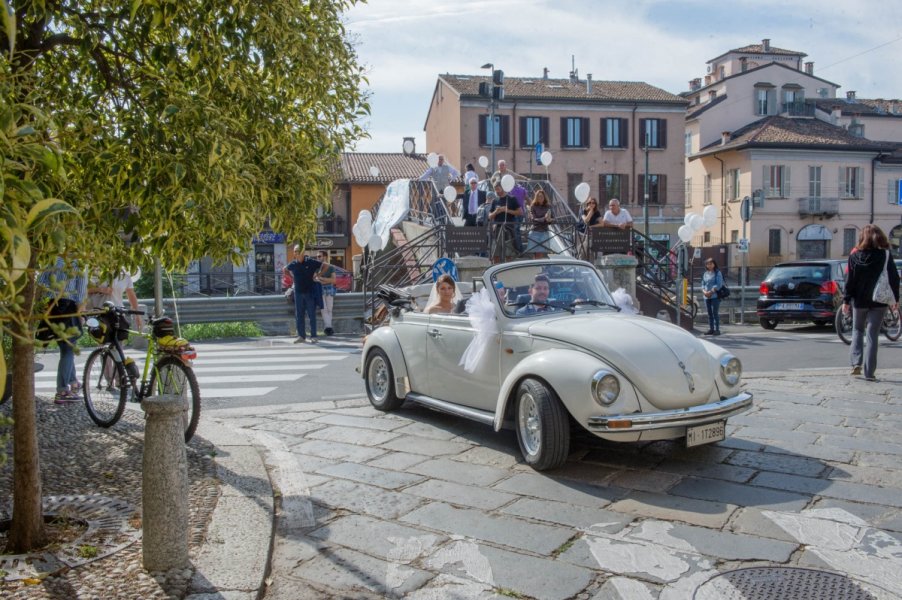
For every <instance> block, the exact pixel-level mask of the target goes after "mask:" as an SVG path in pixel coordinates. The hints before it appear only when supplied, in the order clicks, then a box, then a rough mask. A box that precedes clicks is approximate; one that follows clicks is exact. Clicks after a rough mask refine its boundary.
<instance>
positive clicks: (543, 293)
mask: <svg viewBox="0 0 902 600" xmlns="http://www.w3.org/2000/svg"><path fill="white" fill-rule="evenodd" d="M549 293H551V284H550V283H549V281H548V275H545V274H543V273H539V274H538V275H536V278H535V281H534V282H533V284H532V286H530V288H529V295H530V304H527V305H526V306H521V307H520V308H518V309H517V315H521V316H522V315H531V314H534V313H538V312H551V311H554V310H555V307H553V306H550V305H549V304H548V294H549Z"/></svg>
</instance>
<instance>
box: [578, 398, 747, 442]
mask: <svg viewBox="0 0 902 600" xmlns="http://www.w3.org/2000/svg"><path fill="white" fill-rule="evenodd" d="M751 407H752V395H751V394H750V393H748V392H741V393H740V394H738V395H736V396H733V397H732V398H726V399H724V400H721V401H719V402H712V403H709V404H700V405H699V406H693V407H691V408H681V409H679V410H665V411H662V412H656V413H634V414H631V415H608V416H604V417H589V423H588V428H589V430H590V431H595V432H600V433H621V432H628V431H648V430H650V429H666V428H668V427H692V426H695V425H704V424H705V423H711V422H714V421H720V420H723V419H727V418H729V417H732V416H734V415H738V414H740V413H744V412H745V411H747V410H748V409H750V408H751Z"/></svg>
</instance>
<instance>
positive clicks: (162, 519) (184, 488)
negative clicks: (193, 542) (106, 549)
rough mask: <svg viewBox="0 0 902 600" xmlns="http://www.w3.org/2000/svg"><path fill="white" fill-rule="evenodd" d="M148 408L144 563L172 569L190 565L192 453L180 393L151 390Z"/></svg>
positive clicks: (148, 566)
mask: <svg viewBox="0 0 902 600" xmlns="http://www.w3.org/2000/svg"><path fill="white" fill-rule="evenodd" d="M141 408H142V409H143V410H144V412H145V413H146V425H145V427H144V459H143V481H142V494H141V496H142V501H141V504H142V524H143V530H144V532H143V542H142V552H143V561H144V568H145V569H147V570H148V571H167V570H169V569H184V568H186V567H188V456H187V454H186V452H185V426H184V421H183V414H184V412H185V409H186V408H187V406H186V400H185V399H184V398H181V397H179V396H167V395H164V396H151V397H149V398H145V399H144V401H143V402H141Z"/></svg>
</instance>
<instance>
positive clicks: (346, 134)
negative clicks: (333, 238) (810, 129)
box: [0, 0, 369, 549]
mask: <svg viewBox="0 0 902 600" xmlns="http://www.w3.org/2000/svg"><path fill="white" fill-rule="evenodd" d="M353 3H354V1H353V0H316V1H309V0H308V1H301V0H267V1H266V2H261V1H260V0H131V1H130V2H122V1H119V0H0V147H2V152H3V163H2V167H0V168H2V171H0V194H2V203H0V326H2V328H3V330H4V331H8V332H9V333H10V334H11V335H12V336H13V338H14V346H13V351H12V353H13V359H12V360H11V361H9V364H11V365H12V367H13V370H14V374H15V381H16V384H15V385H16V393H15V394H14V411H13V412H14V414H13V416H14V419H15V426H14V427H15V429H14V433H13V434H14V437H15V449H16V455H15V456H14V462H15V479H16V484H15V489H14V494H15V496H16V503H15V506H16V509H19V508H20V507H22V506H27V505H30V506H32V507H34V505H35V504H34V500H35V499H34V497H32V496H35V495H36V496H37V507H38V513H40V508H39V507H40V485H39V474H37V475H33V478H32V479H31V480H29V481H25V475H24V473H25V471H28V470H32V471H38V470H39V465H38V463H37V455H36V446H34V448H33V450H34V454H35V456H34V457H29V456H28V455H29V453H30V452H31V451H30V450H29V445H30V443H31V441H33V439H34V435H35V429H34V411H33V400H32V396H31V394H32V392H30V391H29V389H30V385H31V381H32V380H33V375H34V374H33V372H32V371H31V369H32V367H31V365H32V364H33V347H32V342H31V340H32V336H33V331H34V326H35V323H36V322H37V318H38V316H39V314H36V313H40V312H41V310H42V309H40V308H35V306H36V303H35V300H36V298H37V297H39V296H40V290H36V289H35V283H34V282H35V273H36V271H37V269H39V268H40V267H42V266H46V265H48V264H51V263H52V261H53V259H54V258H55V257H56V256H58V255H64V256H66V257H67V258H71V259H76V260H78V261H79V264H81V265H88V266H90V267H91V268H92V269H100V270H102V271H105V272H112V271H115V270H117V269H118V268H119V267H127V268H133V267H135V266H142V267H143V268H144V272H145V273H149V272H151V269H150V264H151V258H152V257H156V258H159V259H160V260H161V262H162V264H163V265H164V267H165V268H167V269H169V270H174V271H184V270H185V269H186V267H187V266H188V264H189V263H190V262H191V261H192V260H194V259H198V258H200V257H202V256H205V255H206V256H210V257H213V258H214V259H216V260H234V259H237V258H238V257H239V256H240V255H241V254H242V253H243V252H244V251H246V249H247V248H248V246H249V245H250V241H251V239H252V238H253V236H254V234H256V233H257V232H259V231H260V230H262V228H263V223H264V221H265V219H266V218H269V220H270V223H271V224H272V226H273V228H275V229H278V230H279V231H284V232H285V233H287V234H288V235H289V236H290V237H291V238H293V239H306V238H308V237H310V236H311V235H312V234H313V232H314V231H315V208H316V206H317V205H320V204H327V203H328V202H329V198H330V193H331V190H332V180H333V177H332V175H333V173H334V170H335V166H336V164H337V160H338V157H339V154H340V152H342V151H343V150H344V149H345V148H346V147H347V146H348V145H349V144H351V143H352V142H353V141H354V140H356V139H358V138H359V137H361V136H362V135H363V131H362V130H361V129H360V127H359V125H358V124H357V123H359V119H360V117H362V116H364V115H366V114H367V112H368V110H369V107H368V105H367V102H366V96H365V92H364V91H362V90H363V87H364V85H365V83H366V82H365V80H364V77H363V74H362V71H361V69H360V67H359V66H358V64H357V58H356V55H355V53H354V50H353V48H352V47H351V45H350V44H349V42H348V40H347V36H346V32H345V29H344V26H343V23H342V19H341V14H342V12H344V11H345V10H346V9H348V8H349V7H350V6H351V5H352V4H353ZM38 306H40V304H38ZM0 364H4V362H3V361H0ZM20 387H21V389H20ZM20 392H21V393H20ZM28 404H31V410H28V408H27V406H26V405H28ZM23 420H24V421H25V422H24V423H23ZM29 421H30V422H29ZM20 451H21V456H20ZM29 460H30V461H31V462H30V463H29V464H28V465H26V466H23V467H21V468H20V464H19V463H20V462H21V461H24V462H28V461H29ZM34 477H36V478H37V480H38V481H37V483H36V482H35V480H34ZM20 484H21V485H20ZM23 496H29V497H28V498H24V497H23ZM23 510H25V509H23ZM32 512H34V511H32ZM22 515H23V513H22V512H19V513H14V515H13V528H12V529H11V534H10V540H11V545H14V546H17V547H18V548H19V549H22V548H23V547H28V546H29V545H30V544H33V543H34V542H35V541H36V540H38V539H39V538H40V537H41V525H39V524H38V522H37V520H36V519H38V518H39V517H40V514H38V515H37V517H36V516H35V515H33V514H29V515H28V520H30V521H32V525H29V526H22V525H21V522H22V521H23V519H24V518H23V516H22ZM17 520H18V522H19V525H17ZM23 527H24V529H23ZM29 528H30V529H31V531H30V533H29V532H27V531H25V530H28V529H29ZM23 532H24V533H23Z"/></svg>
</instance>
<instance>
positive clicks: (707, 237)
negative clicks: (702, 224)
mask: <svg viewBox="0 0 902 600" xmlns="http://www.w3.org/2000/svg"><path fill="white" fill-rule="evenodd" d="M702 241H703V242H704V243H705V244H710V243H711V232H710V231H706V232H705V235H704V236H703V237H702Z"/></svg>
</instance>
